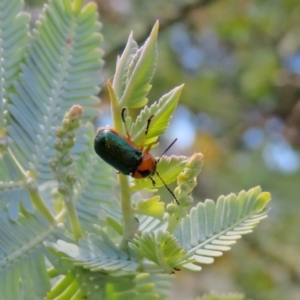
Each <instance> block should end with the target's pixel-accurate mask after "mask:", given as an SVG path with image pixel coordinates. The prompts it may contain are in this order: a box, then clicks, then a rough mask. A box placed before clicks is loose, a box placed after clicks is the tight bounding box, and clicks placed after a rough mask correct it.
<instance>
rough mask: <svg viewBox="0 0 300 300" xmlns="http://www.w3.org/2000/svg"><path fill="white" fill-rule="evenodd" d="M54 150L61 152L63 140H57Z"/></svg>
mask: <svg viewBox="0 0 300 300" xmlns="http://www.w3.org/2000/svg"><path fill="white" fill-rule="evenodd" d="M54 148H55V149H56V150H57V151H61V150H62V149H63V143H62V141H61V139H56V140H55V142H54Z"/></svg>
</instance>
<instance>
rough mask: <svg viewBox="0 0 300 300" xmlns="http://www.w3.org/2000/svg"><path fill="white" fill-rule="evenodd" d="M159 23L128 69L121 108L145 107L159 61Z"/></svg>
mask: <svg viewBox="0 0 300 300" xmlns="http://www.w3.org/2000/svg"><path fill="white" fill-rule="evenodd" d="M157 33H158V22H156V24H155V25H154V27H153V29H152V32H151V33H150V36H149V38H148V39H147V41H146V42H145V44H144V45H143V46H142V47H141V48H140V49H139V50H138V51H137V52H136V53H135V55H134V56H133V58H132V60H131V63H130V65H129V68H128V73H127V79H126V87H125V90H124V93H123V95H122V98H121V100H120V105H121V107H125V106H128V107H129V108H138V107H141V106H143V105H145V104H146V103H147V101H148V99H147V98H146V96H147V94H148V92H149V90H150V88H151V85H150V81H151V79H152V77H153V74H154V71H155V68H156V60H157V48H156V47H157V45H156V40H157Z"/></svg>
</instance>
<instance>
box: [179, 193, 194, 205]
mask: <svg viewBox="0 0 300 300" xmlns="http://www.w3.org/2000/svg"><path fill="white" fill-rule="evenodd" d="M193 202H194V199H193V197H192V196H189V195H186V196H185V197H182V198H180V203H181V204H182V205H183V206H190V205H192V204H193Z"/></svg>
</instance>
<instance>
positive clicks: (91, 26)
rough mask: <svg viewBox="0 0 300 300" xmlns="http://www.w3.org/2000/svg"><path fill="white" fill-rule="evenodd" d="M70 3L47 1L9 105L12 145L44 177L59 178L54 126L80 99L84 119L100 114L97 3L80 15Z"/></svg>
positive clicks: (21, 160)
mask: <svg viewBox="0 0 300 300" xmlns="http://www.w3.org/2000/svg"><path fill="white" fill-rule="evenodd" d="M70 3H71V2H70V1H61V0H52V1H50V4H49V5H45V10H44V15H43V16H42V18H41V19H40V21H39V22H38V25H37V30H35V31H34V35H33V39H32V43H31V46H30V47H29V54H28V55H27V56H26V60H25V64H24V65H22V74H21V76H20V80H19V81H18V82H17V83H16V84H15V90H16V94H14V95H11V102H12V104H10V105H8V109H9V113H10V116H9V127H8V132H9V135H10V137H11V138H12V140H13V143H11V145H10V147H11V149H12V150H13V152H14V154H15V155H16V156H17V158H18V160H19V161H20V162H21V164H22V165H23V166H24V168H25V169H27V170H28V169H29V170H32V172H33V173H35V174H36V176H37V178H38V179H39V181H40V182H41V181H44V180H50V179H52V178H53V175H52V173H51V171H50V168H49V166H48V161H49V158H51V157H52V156H53V155H54V149H53V142H54V133H55V131H54V127H55V126H58V125H59V123H60V122H61V119H62V117H63V115H64V114H65V112H66V111H67V110H68V109H69V108H70V107H71V106H72V105H73V104H75V103H76V104H79V105H81V106H82V107H83V109H84V117H83V119H84V120H91V118H92V117H94V116H95V115H96V114H97V111H96V110H95V109H94V108H93V107H94V105H95V104H97V103H98V99H97V98H96V97H94V95H95V94H96V93H97V92H98V87H97V85H98V84H99V82H100V78H99V76H97V72H98V71H99V69H100V67H101V60H100V58H101V51H100V50H99V46H100V43H101V39H102V38H101V35H100V34H99V33H98V31H99V28H100V24H99V23H98V21H97V13H96V6H95V5H94V4H92V3H90V4H88V5H87V6H85V8H83V9H82V10H81V11H80V13H79V14H75V13H73V11H72V7H71V5H70ZM20 141H22V142H20ZM83 150H84V149H81V150H80V151H83Z"/></svg>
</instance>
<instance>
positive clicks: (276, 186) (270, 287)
mask: <svg viewBox="0 0 300 300" xmlns="http://www.w3.org/2000/svg"><path fill="white" fill-rule="evenodd" d="M25 2H26V9H27V10H28V11H29V12H30V13H31V14H33V16H35V17H37V16H38V14H39V12H40V11H41V7H42V5H43V3H44V2H45V1H41V0H27V1H25ZM94 2H97V4H98V7H99V13H100V18H101V22H102V24H103V29H102V33H103V36H104V44H103V47H104V51H105V55H104V60H105V65H104V69H103V70H102V71H101V74H99V76H101V78H102V79H103V84H104V83H105V81H106V79H108V78H110V77H112V76H113V73H114V68H115V63H116V56H117V55H118V54H120V53H121V52H122V49H123V48H124V46H125V43H126V40H127V37H128V35H129V33H130V31H133V32H134V38H135V39H136V40H137V41H138V42H139V44H140V45H142V43H143V41H144V40H145V39H146V37H147V36H148V34H149V32H150V30H151V28H152V26H153V24H154V23H155V21H156V20H159V21H160V32H159V37H158V51H159V59H158V65H157V72H156V75H155V77H154V80H153V88H152V90H151V92H150V94H149V100H150V103H151V102H153V101H156V100H158V99H159V98H160V97H161V96H162V95H163V94H164V93H166V92H168V91H169V90H171V89H172V88H173V87H175V86H178V85H180V84H181V83H185V88H184V91H183V94H182V97H181V102H180V105H179V107H178V109H177V111H176V113H175V115H174V117H173V119H172V122H171V126H170V128H169V130H168V132H167V133H166V134H165V135H164V137H163V138H162V140H161V149H156V150H155V153H157V155H159V153H161V152H162V149H163V148H165V147H166V145H168V143H170V142H171V141H172V140H173V139H174V138H175V137H178V139H179V141H178V142H177V143H176V144H175V146H174V147H173V148H172V149H171V150H170V153H174V154H175V153H176V154H182V155H190V154H192V153H193V152H199V151H200V152H202V153H203V154H204V157H205V165H204V168H203V171H202V173H201V175H200V177H199V179H198V186H197V188H196V189H195V191H194V196H195V202H196V201H203V200H204V199H206V198H210V199H214V200H216V199H217V197H218V196H219V195H221V194H228V193H230V192H239V191H240V190H242V189H245V190H247V189H249V188H251V187H254V186H256V185H260V186H261V187H262V189H263V190H266V191H270V192H271V193H272V196H273V201H272V203H271V210H270V212H269V217H268V219H266V220H265V221H263V222H262V223H261V224H260V225H259V226H258V228H256V230H255V231H254V233H253V234H251V235H249V236H246V237H244V238H243V239H242V240H240V241H238V243H237V244H236V245H235V246H234V247H233V249H232V251H230V252H228V253H226V254H225V255H224V256H223V257H221V258H218V259H216V262H215V263H214V264H212V265H208V266H205V267H204V268H203V270H202V271H201V272H200V273H197V274H195V273H187V272H177V274H176V280H175V285H174V288H173V290H172V294H171V296H170V299H175V300H176V299H192V298H193V297H195V296H200V295H203V294H205V293H207V292H209V291H211V290H214V291H217V292H220V293H223V292H224V293H227V292H240V293H244V294H245V296H246V299H253V300H299V299H300V233H299V232H300V206H299V203H300V196H299V194H300V170H299V169H300V152H299V150H300V149H299V147H300V101H299V96H300V1H299V0H240V1H238V0H173V1H168V0H151V1H149V0H132V1H130V0H97V1H94ZM32 24H33V26H34V20H33V22H32ZM100 96H101V98H102V104H101V111H102V113H101V118H100V119H99V120H97V122H98V124H104V125H106V124H110V118H109V113H110V111H109V103H108V97H107V94H106V91H105V88H104V89H103V90H102V92H101V94H100ZM161 192H162V194H163V195H165V198H166V199H168V198H170V196H169V195H168V194H167V193H165V192H164V191H161Z"/></svg>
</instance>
